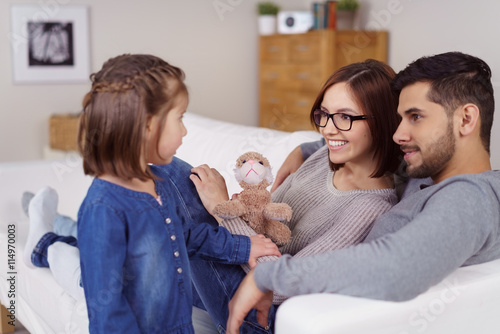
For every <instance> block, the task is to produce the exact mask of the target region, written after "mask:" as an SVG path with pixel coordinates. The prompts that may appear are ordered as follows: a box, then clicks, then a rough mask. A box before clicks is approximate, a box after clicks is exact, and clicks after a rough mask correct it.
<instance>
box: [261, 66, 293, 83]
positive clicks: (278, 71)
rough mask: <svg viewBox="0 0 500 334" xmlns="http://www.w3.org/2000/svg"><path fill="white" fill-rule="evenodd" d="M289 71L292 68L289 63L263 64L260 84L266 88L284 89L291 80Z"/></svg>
mask: <svg viewBox="0 0 500 334" xmlns="http://www.w3.org/2000/svg"><path fill="white" fill-rule="evenodd" d="M289 71H290V69H289V67H288V66H287V65H279V64H261V67H260V84H261V86H262V87H263V88H265V89H276V88H281V89H283V88H285V87H286V85H287V82H288V80H289V79H288V75H289V74H288V72H289Z"/></svg>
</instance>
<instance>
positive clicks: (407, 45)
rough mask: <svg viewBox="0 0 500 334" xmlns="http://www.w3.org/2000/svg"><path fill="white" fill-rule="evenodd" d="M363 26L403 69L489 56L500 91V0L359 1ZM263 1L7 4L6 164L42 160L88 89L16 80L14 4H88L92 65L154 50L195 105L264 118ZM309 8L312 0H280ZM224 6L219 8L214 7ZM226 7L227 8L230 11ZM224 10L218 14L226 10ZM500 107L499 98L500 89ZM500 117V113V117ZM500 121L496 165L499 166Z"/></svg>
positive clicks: (2, 28)
mask: <svg viewBox="0 0 500 334" xmlns="http://www.w3.org/2000/svg"><path fill="white" fill-rule="evenodd" d="M360 1H361V3H362V5H361V8H360V11H359V17H358V27H359V28H361V29H366V28H379V29H384V30H388V31H389V33H390V37H389V64H390V65H391V66H393V67H394V69H395V70H396V71H399V70H401V69H403V68H404V66H406V64H408V63H409V62H411V61H413V60H415V59H416V58H419V57H420V56H423V55H431V54H435V53H440V52H444V51H450V50H459V51H463V52H466V53H471V54H473V55H476V56H478V57H481V58H483V59H484V60H485V61H487V62H488V63H489V64H490V66H491V68H492V70H493V73H494V78H493V79H494V83H495V89H496V90H497V91H500V79H499V77H500V45H499V43H498V32H499V31H500V17H499V16H498V14H497V13H499V12H500V2H498V1H496V0H481V1H475V2H472V1H470V0H439V1H433V0H360ZM256 2H257V0H252V1H249V0H176V1H174V0H143V1H140V2H139V1H137V0H106V1H99V0H79V1H76V0H31V1H28V0H11V1H0V36H2V38H1V39H0V94H1V95H0V96H1V98H2V103H1V107H0V119H1V122H0V161H12V160H30V159H38V158H41V154H42V148H43V146H44V145H47V143H48V129H47V126H48V118H49V116H50V114H52V113H63V112H73V111H78V110H79V109H80V102H81V98H82V97H83V95H84V93H85V92H86V91H87V90H88V89H89V86H88V85H85V84H83V85H82V84H75V85H13V84H12V80H11V64H12V63H11V53H10V46H9V40H8V38H7V36H8V34H9V32H10V8H9V6H10V4H20V3H32V4H35V5H39V6H41V7H42V6H43V5H44V4H52V3H68V4H72V3H75V4H76V3H78V4H88V5H89V7H90V35H91V36H90V39H91V50H90V54H91V67H92V71H96V70H98V69H99V67H100V66H101V64H102V62H103V61H105V60H106V59H108V58H109V57H112V56H115V55H118V54H121V53H125V52H129V53H134V52H147V53H153V54H156V55H158V56H160V57H163V58H164V59H166V60H168V61H170V62H171V63H173V64H176V65H178V66H180V67H182V68H183V69H184V70H185V71H186V74H187V84H188V86H189V89H190V91H191V102H190V110H192V111H194V112H196V113H200V114H203V115H208V116H212V117H214V118H218V119H224V120H228V121H233V122H236V123H240V124H249V125H255V124H257V108H258V105H257V98H258V93H257V52H258V50H257V38H258V36H257V27H256V17H257V16H256V13H255V5H256ZM276 2H278V3H280V4H281V5H282V8H283V9H302V10H303V9H309V8H310V4H311V2H312V0H280V1H276ZM216 5H219V7H217V8H219V9H220V11H219V12H218V11H217V10H216ZM224 9H225V11H224ZM219 14H220V15H219ZM496 97H497V101H498V103H500V95H499V94H498V93H497V94H496ZM498 117H499V116H498V115H497V118H498ZM499 145H500V121H498V120H497V121H496V122H495V123H494V129H493V136H492V161H493V167H494V168H500V146H499Z"/></svg>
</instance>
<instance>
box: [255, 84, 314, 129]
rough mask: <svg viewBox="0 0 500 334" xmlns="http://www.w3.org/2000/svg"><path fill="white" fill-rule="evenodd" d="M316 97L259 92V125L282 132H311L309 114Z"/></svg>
mask: <svg viewBox="0 0 500 334" xmlns="http://www.w3.org/2000/svg"><path fill="white" fill-rule="evenodd" d="M315 98H316V95H314V96H313V95H312V94H311V95H310V94H300V93H296V92H283V91H277V90H261V96H260V117H259V125H260V126H263V127H267V128H272V129H277V130H282V131H299V130H313V129H314V127H313V126H312V125H311V124H310V121H309V112H310V110H311V106H312V104H313V102H314V99H315Z"/></svg>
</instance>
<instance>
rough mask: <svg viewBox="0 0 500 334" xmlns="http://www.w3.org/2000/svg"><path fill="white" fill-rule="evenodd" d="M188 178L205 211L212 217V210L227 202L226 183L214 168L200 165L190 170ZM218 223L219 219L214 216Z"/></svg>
mask: <svg viewBox="0 0 500 334" xmlns="http://www.w3.org/2000/svg"><path fill="white" fill-rule="evenodd" d="M191 173H193V174H191V176H189V178H190V179H191V181H193V183H194V185H195V187H196V191H198V195H199V196H200V199H201V202H202V203H203V206H205V209H207V211H208V212H209V213H210V214H211V215H212V216H214V214H213V210H214V208H215V206H216V205H217V204H219V203H222V202H225V201H228V200H229V196H228V194H227V187H226V181H225V180H224V177H223V176H222V175H220V173H219V172H218V171H217V170H216V169H215V168H210V167H209V166H208V165H201V166H198V167H195V168H193V169H191ZM214 217H215V218H216V219H217V220H218V221H219V220H220V218H218V217H216V216H214Z"/></svg>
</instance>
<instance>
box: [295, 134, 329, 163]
mask: <svg viewBox="0 0 500 334" xmlns="http://www.w3.org/2000/svg"><path fill="white" fill-rule="evenodd" d="M325 144H326V142H325V138H321V139H319V140H317V141H313V142H308V143H302V144H300V150H301V151H302V157H303V158H304V161H305V160H307V158H309V157H310V156H311V155H313V154H314V152H316V151H317V150H319V149H320V148H321V147H323V146H325Z"/></svg>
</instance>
